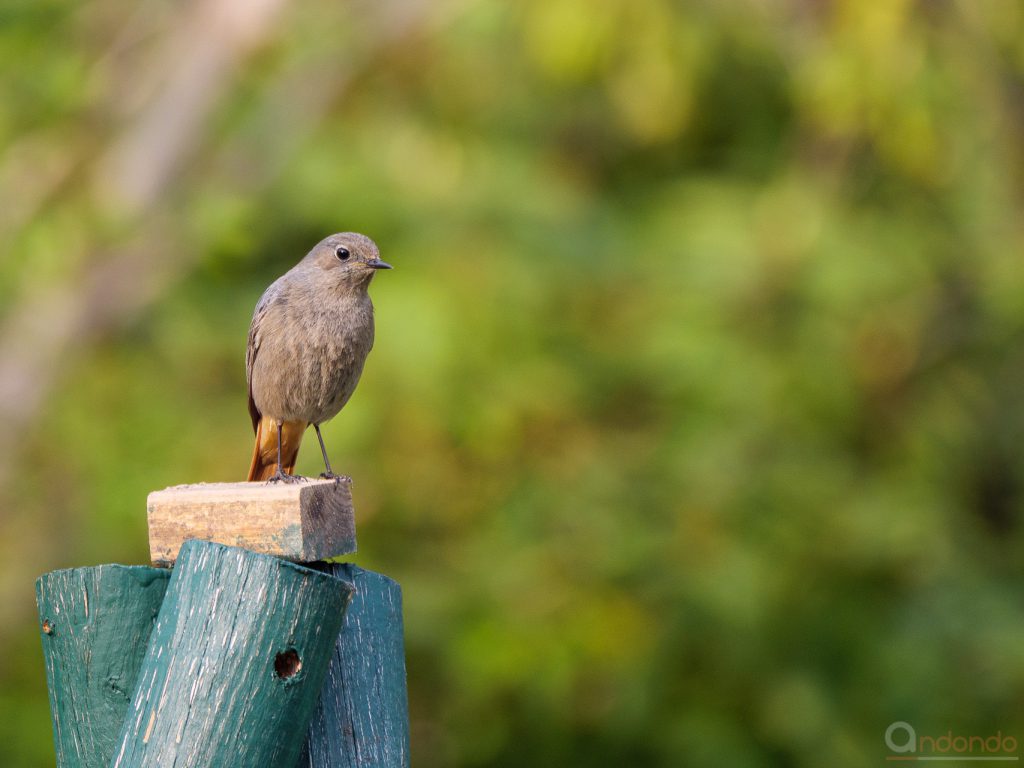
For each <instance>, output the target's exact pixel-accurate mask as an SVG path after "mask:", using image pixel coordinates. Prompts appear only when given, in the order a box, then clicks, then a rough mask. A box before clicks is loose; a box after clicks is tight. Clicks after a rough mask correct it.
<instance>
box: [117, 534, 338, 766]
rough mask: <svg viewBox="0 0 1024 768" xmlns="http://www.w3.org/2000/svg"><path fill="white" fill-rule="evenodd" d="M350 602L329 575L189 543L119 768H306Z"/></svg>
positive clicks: (159, 624) (155, 637) (128, 722)
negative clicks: (311, 730) (304, 751)
mask: <svg viewBox="0 0 1024 768" xmlns="http://www.w3.org/2000/svg"><path fill="white" fill-rule="evenodd" d="M350 595H351V586H350V585H349V584H347V583H346V582H344V581H342V580H341V579H337V578H335V577H334V576H331V575H329V574H326V573H322V572H319V571H314V570H312V569H309V568H304V567H302V566H299V565H295V564H293V563H289V562H287V561H284V560H280V559H278V558H276V557H268V556H266V555H259V554H256V553H253V552H249V551H247V550H243V549H238V548H235V547H227V546H223V545H221V544H214V543H210V542H205V541H188V542H186V543H185V545H184V546H183V547H182V549H181V556H180V557H179V559H178V562H177V564H176V566H175V568H174V571H173V575H172V577H171V581H170V584H169V585H168V588H167V594H166V597H165V598H164V601H163V606H162V607H161V609H160V614H159V616H158V617H157V621H156V626H155V627H154V628H153V632H152V635H151V636H150V640H149V646H148V648H147V651H146V656H145V659H144V660H143V663H142V668H141V670H140V672H139V676H138V682H137V685H136V688H135V690H134V693H133V695H132V704H131V706H130V707H129V710H128V713H127V716H126V718H125V721H124V726H123V729H122V731H121V736H120V741H119V744H118V747H117V749H116V751H115V753H114V757H113V760H112V761H111V763H110V766H111V768H140V767H142V766H147V767H149V768H165V767H166V766H172V765H173V766H175V768H210V767H212V766H216V768H253V767H254V766H293V765H295V763H296V761H297V760H298V758H299V752H300V750H301V748H302V743H303V740H304V738H305V735H306V730H307V728H308V726H309V721H310V719H311V717H312V715H313V709H314V707H315V706H316V702H317V698H318V697H319V694H320V690H321V687H322V686H323V682H324V677H325V675H326V673H327V665H328V662H329V661H330V658H331V653H332V652H333V650H334V647H335V643H336V641H337V638H338V632H339V630H340V629H341V624H342V620H343V617H344V612H345V607H346V605H347V603H348V600H349V597H350Z"/></svg>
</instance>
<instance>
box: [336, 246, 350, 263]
mask: <svg viewBox="0 0 1024 768" xmlns="http://www.w3.org/2000/svg"><path fill="white" fill-rule="evenodd" d="M334 255H335V256H337V257H338V258H339V259H341V260H342V261H345V259H347V258H348V257H349V256H351V255H352V254H350V253H349V252H348V248H346V247H344V246H342V245H339V246H338V249H337V250H336V251H335V252H334Z"/></svg>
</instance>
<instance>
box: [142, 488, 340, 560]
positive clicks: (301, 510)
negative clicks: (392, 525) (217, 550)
mask: <svg viewBox="0 0 1024 768" xmlns="http://www.w3.org/2000/svg"><path fill="white" fill-rule="evenodd" d="M350 486H351V481H350V480H348V479H347V478H341V479H340V480H337V481H335V480H313V479H308V480H304V481H303V482H299V483H288V484H285V483H273V484H268V483H199V484H196V485H176V486H173V487H171V488H166V489H164V490H162V491H154V492H153V493H151V494H149V499H148V501H147V504H146V506H147V510H148V516H149V554H150V559H151V560H152V561H153V564H154V565H164V566H167V565H173V564H174V560H175V558H176V557H177V556H178V550H179V549H180V548H181V545H182V543H183V542H185V541H186V540H188V539H201V540H203V541H215V542H217V543H218V544H227V545H228V546H232V547H241V548H243V549H248V550H251V551H253V552H259V553H261V554H265V555H275V556H277V557H283V558H285V559H287V560H294V561H296V562H301V563H309V562H314V561H316V560H325V559H327V558H330V557H338V556H339V555H347V554H351V553H352V552H355V551H356V526H355V515H354V512H353V509H352V491H351V487H350Z"/></svg>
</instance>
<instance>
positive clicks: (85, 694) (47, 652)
mask: <svg viewBox="0 0 1024 768" xmlns="http://www.w3.org/2000/svg"><path fill="white" fill-rule="evenodd" d="M169 579H170V573H169V572H168V571H165V570H162V569H159V568H149V567H146V566H126V565H100V566H97V567H94V568H74V569H71V570H64V571H53V572H52V573H47V574H46V575H44V576H41V577H40V578H39V579H38V580H37V581H36V601H37V603H38V606H39V621H40V634H41V636H42V640H43V658H44V660H45V662H46V681H47V683H48V684H49V689H50V712H51V714H52V715H53V738H54V745H55V747H56V750H57V766H58V768H106V767H107V766H108V765H109V764H110V758H111V757H112V756H113V754H114V748H115V747H116V746H117V741H118V734H119V733H120V730H121V725H122V723H123V721H124V717H125V713H126V712H127V711H128V704H129V696H130V694H131V692H132V690H133V688H134V686H135V680H136V677H137V675H138V671H139V667H140V666H141V664H142V659H143V656H144V655H145V652H146V642H147V640H148V639H149V635H150V632H151V631H152V629H153V621H154V619H155V618H156V616H157V612H158V611H159V610H160V604H161V602H162V601H163V598H164V592H165V591H166V589H167V582H168V580H169Z"/></svg>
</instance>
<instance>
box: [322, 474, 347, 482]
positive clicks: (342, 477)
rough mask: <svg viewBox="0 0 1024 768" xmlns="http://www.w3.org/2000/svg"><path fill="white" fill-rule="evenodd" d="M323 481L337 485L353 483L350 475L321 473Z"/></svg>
mask: <svg viewBox="0 0 1024 768" xmlns="http://www.w3.org/2000/svg"><path fill="white" fill-rule="evenodd" d="M320 479H321V480H333V481H334V482H336V483H351V482H352V478H351V477H349V476H348V475H336V474H334V473H333V472H321V473H320Z"/></svg>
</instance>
